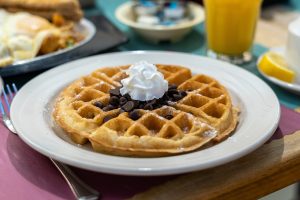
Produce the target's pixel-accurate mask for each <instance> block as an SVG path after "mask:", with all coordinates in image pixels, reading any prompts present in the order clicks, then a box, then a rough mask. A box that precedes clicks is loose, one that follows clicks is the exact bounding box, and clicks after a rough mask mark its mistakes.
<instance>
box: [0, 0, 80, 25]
mask: <svg viewBox="0 0 300 200" xmlns="http://www.w3.org/2000/svg"><path fill="white" fill-rule="evenodd" d="M0 8H4V9H6V10H7V11H10V12H20V11H24V12H29V13H31V14H34V15H38V16H41V17H44V18H47V19H49V20H51V19H52V16H53V14H54V13H59V14H60V15H62V16H63V17H64V18H65V19H67V20H71V21H79V20H80V19H81V18H82V16H83V12H82V10H81V8H80V4H79V2H78V0H0Z"/></svg>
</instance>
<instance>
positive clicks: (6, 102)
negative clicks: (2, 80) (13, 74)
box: [2, 88, 10, 111]
mask: <svg viewBox="0 0 300 200" xmlns="http://www.w3.org/2000/svg"><path fill="white" fill-rule="evenodd" d="M2 89H3V91H2V93H3V96H4V101H5V104H6V106H7V109H8V111H9V110H10V104H9V101H8V99H7V94H6V92H5V89H4V88H2Z"/></svg>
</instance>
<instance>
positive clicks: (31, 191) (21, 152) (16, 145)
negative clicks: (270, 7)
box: [0, 106, 300, 200]
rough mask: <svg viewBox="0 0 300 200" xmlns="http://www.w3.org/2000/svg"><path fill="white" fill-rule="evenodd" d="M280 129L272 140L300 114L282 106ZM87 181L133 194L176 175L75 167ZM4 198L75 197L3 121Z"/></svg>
mask: <svg viewBox="0 0 300 200" xmlns="http://www.w3.org/2000/svg"><path fill="white" fill-rule="evenodd" d="M281 111H282V115H281V119H280V124H279V127H278V129H277V131H276V132H275V133H274V135H273V137H272V138H271V139H270V140H273V139H278V138H282V137H283V136H284V135H287V134H291V133H294V132H295V131H297V130H300V123H299V120H300V114H299V113H296V112H294V111H292V110H290V109H287V108H286V107H283V106H282V107H281ZM73 169H74V172H75V173H76V174H77V175H78V176H79V177H80V178H81V179H82V180H84V181H85V182H86V183H87V184H89V185H91V186H93V187H94V188H96V189H97V190H98V191H100V192H101V193H102V196H103V198H102V199H109V200H117V199H124V198H128V197H131V196H133V195H134V194H136V193H138V192H142V191H144V190H146V189H148V188H150V187H151V186H155V185H157V184H161V183H163V182H165V181H168V180H171V179H173V178H175V177H176V176H160V177H132V176H130V177H129V176H116V175H109V174H103V173H95V172H91V171H86V170H82V169H77V168H73ZM0 176H1V178H0V199H12V200H14V199H18V200H22V199H26V200H27V199H31V200H35V199H44V200H47V199H53V200H59V199H74V196H73V195H72V193H71V191H70V189H69V187H68V185H67V184H66V182H65V181H64V179H63V178H62V176H61V175H60V174H59V172H58V171H57V169H56V168H55V167H54V166H53V164H52V163H51V162H50V161H49V159H48V158H47V157H45V156H43V155H41V154H39V153H38V152H36V151H35V150H33V149H31V148H30V147H29V146H27V145H26V144H25V143H24V142H23V141H22V140H21V139H20V138H19V137H18V136H16V135H13V134H11V133H9V131H8V130H7V129H6V128H5V127H4V126H3V125H2V123H1V124H0Z"/></svg>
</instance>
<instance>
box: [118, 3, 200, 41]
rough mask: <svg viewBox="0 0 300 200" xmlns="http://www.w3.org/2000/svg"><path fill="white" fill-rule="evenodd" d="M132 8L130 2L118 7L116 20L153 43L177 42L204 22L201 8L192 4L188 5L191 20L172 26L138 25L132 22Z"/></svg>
mask: <svg viewBox="0 0 300 200" xmlns="http://www.w3.org/2000/svg"><path fill="white" fill-rule="evenodd" d="M133 6H134V4H133V3H132V2H126V3H124V4H122V5H120V6H119V7H118V8H117V10H116V12H115V15H116V17H117V19H118V20H119V21H120V22H122V23H123V24H125V25H127V26H129V27H130V28H132V30H134V31H135V32H136V33H137V34H139V35H140V36H141V37H143V38H144V39H146V40H148V41H151V42H154V43H158V42H162V41H170V42H177V41H179V40H180V39H182V38H183V37H184V36H185V35H186V34H187V33H189V32H190V31H191V30H192V28H193V27H194V26H195V25H197V24H199V23H201V22H202V21H204V10H203V8H202V7H201V6H200V5H198V4H196V3H193V2H190V3H189V4H188V10H189V12H190V14H191V15H192V16H193V19H191V20H189V21H186V22H182V23H179V24H176V25H173V26H162V25H148V24H142V23H138V22H136V21H135V20H134V18H135V17H134V13H133V9H132V8H133Z"/></svg>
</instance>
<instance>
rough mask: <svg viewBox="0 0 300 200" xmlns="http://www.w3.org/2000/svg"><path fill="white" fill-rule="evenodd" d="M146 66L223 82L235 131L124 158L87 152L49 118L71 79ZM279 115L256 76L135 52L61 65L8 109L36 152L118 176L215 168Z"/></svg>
mask: <svg viewBox="0 0 300 200" xmlns="http://www.w3.org/2000/svg"><path fill="white" fill-rule="evenodd" d="M140 60H147V61H149V62H151V63H161V64H175V65H184V66H187V67H190V68H191V70H192V71H193V73H204V74H207V75H210V76H213V77H215V78H216V79H218V80H219V81H220V82H221V83H222V84H224V85H225V86H226V87H227V88H228V90H229V91H230V94H231V96H232V99H233V103H234V105H236V106H238V107H239V108H240V109H241V115H240V122H239V124H238V127H237V129H236V131H235V133H234V134H233V135H232V136H231V137H230V138H228V139H227V140H225V141H224V142H221V143H220V144H217V145H215V146H213V147H210V148H207V149H204V150H200V151H195V152H192V153H187V154H183V155H177V156H170V157H161V158H128V157H118V156H111V155H105V154H101V153H97V152H93V151H92V150H91V149H90V147H88V146H87V147H81V146H78V145H76V144H74V143H72V142H71V141H70V140H69V139H68V138H67V137H65V135H64V134H63V133H62V132H61V130H59V129H58V128H57V126H55V125H54V123H53V120H52V119H51V111H52V107H53V101H54V99H55V97H56V96H57V95H58V93H59V92H60V91H61V90H62V89H63V88H64V87H66V86H67V85H68V84H69V83H71V82H72V81H73V80H75V79H78V78H79V77H80V76H83V75H86V74H89V73H90V72H92V71H93V70H95V69H97V68H99V67H107V66H117V65H126V64H131V63H134V62H137V61H140ZM279 116H280V107H279V102H278V99H277V97H276V95H275V94H274V93H273V91H272V90H271V89H270V88H269V87H268V86H267V85H266V84H265V83H264V82H263V81H262V80H260V79H259V78H257V77H256V76H254V75H252V74H251V73H249V72H247V71H246V70H243V69H241V68H239V67H236V66H234V65H231V64H228V63H225V62H221V61H217V60H213V59H209V58H206V57H201V56H196V55H190V54H184V53H175V52H174V53H173V52H160V51H135V52H122V53H110V54H103V55H98V56H93V57H89V58H85V59H81V60H77V61H74V62H70V63H67V64H64V65H62V66H60V67H57V68H54V69H52V70H49V71H47V72H45V73H43V74H41V75H40V76H38V77H36V78H34V79H33V80H31V81H30V82H28V83H27V84H26V85H24V86H23V87H22V89H21V90H20V91H19V92H18V94H17V95H16V97H15V98H14V101H13V103H12V107H11V118H12V122H13V124H14V126H15V128H16V130H17V132H18V133H19V135H20V137H21V138H22V139H23V140H24V141H25V142H26V143H27V144H28V145H30V146H31V147H32V148H34V149H36V150H37V151H39V152H40V153H42V154H44V155H47V156H49V157H52V158H54V159H57V160H59V161H61V162H64V163H67V164H70V165H73V166H77V167H80V168H84V169H88V170H93V171H98V172H105V173H112V174H123V175H139V176H150V175H167V174H178V173H184V172H190V171H195V170H201V169H206V168H209V167H214V166H217V165H221V164H224V163H227V162H229V161H232V160H234V159H237V158H239V157H241V156H244V155H246V154H247V153H249V152H251V151H253V150H254V149H256V148H257V147H259V146H260V145H262V144H263V143H264V142H265V141H267V140H268V139H269V138H270V136H271V135H272V134H273V132H274V131H275V129H276V127H277V125H278V121H279Z"/></svg>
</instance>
